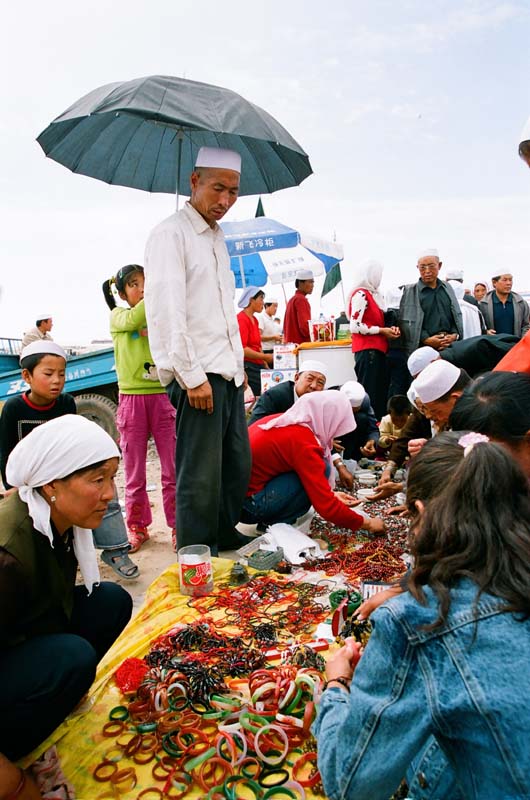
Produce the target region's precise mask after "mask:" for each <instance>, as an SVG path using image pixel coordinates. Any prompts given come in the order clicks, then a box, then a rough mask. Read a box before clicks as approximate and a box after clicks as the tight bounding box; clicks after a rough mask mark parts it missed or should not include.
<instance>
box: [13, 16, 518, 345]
mask: <svg viewBox="0 0 530 800" xmlns="http://www.w3.org/2000/svg"><path fill="white" fill-rule="evenodd" d="M2 29H3V37H2V47H1V48H0V50H1V52H0V59H1V67H2V76H3V80H2V88H1V92H2V100H3V102H2V108H3V114H2V122H1V123H0V125H1V127H0V135H1V158H2V169H1V170H0V180H1V187H2V191H1V203H2V208H1V217H0V218H1V220H2V236H1V247H2V252H1V257H2V272H1V277H0V285H1V287H2V297H1V301H0V314H1V325H0V336H15V337H18V336H20V335H21V333H22V331H23V330H24V329H26V328H27V327H30V326H31V325H32V324H34V319H35V317H36V315H38V314H43V313H51V314H52V315H53V317H54V321H55V327H54V338H55V339H56V340H57V341H60V342H62V343H65V344H66V343H68V344H73V343H83V342H88V341H89V340H90V339H92V338H104V337H106V336H108V312H107V310H106V306H105V304H104V301H103V297H102V294H101V290H100V286H101V283H102V281H103V280H104V279H105V278H106V277H109V276H110V275H112V274H113V273H114V272H115V271H116V269H117V268H118V267H119V266H121V265H123V264H126V263H129V262H133V261H134V262H140V263H142V261H143V251H144V244H145V240H146V238H147V235H148V233H149V231H150V229H151V228H152V227H153V226H154V225H155V224H156V223H157V222H158V221H159V220H161V219H163V218H164V217H166V216H168V215H169V214H170V213H171V212H172V211H173V210H174V198H172V197H171V196H170V195H149V194H147V193H146V192H141V191H137V190H133V189H125V188H120V187H116V186H107V185H106V184H104V183H101V182H99V181H96V180H93V179H91V178H86V177H82V176H79V175H74V174H73V173H71V172H69V171H68V170H67V169H66V168H64V167H62V166H60V165H59V164H57V163H55V162H53V161H51V160H49V159H46V158H45V156H44V154H43V153H42V151H41V149H40V147H39V145H38V144H37V143H36V141H35V138H36V136H37V135H38V134H39V133H40V132H41V131H42V130H43V129H44V128H45V127H46V126H47V125H48V123H49V122H51V120H52V119H54V118H55V117H56V116H58V115H59V114H60V113H61V112H62V111H64V110H65V109H66V108H67V107H68V106H69V105H71V104H72V103H73V102H74V101H75V100H76V99H78V98H79V97H81V96H82V95H84V94H86V93H87V92H88V91H90V90H91V89H93V88H95V87H97V86H101V85H103V84H105V83H110V82H112V81H119V80H130V79H132V78H137V77H141V76H146V75H150V74H165V75H177V76H181V77H186V78H191V79H194V80H199V81H205V82H208V83H215V84H218V85H221V86H225V87H228V88H230V89H233V90H234V91H236V92H238V93H240V94H242V95H243V96H244V97H246V98H247V99H249V100H251V101H252V102H254V103H256V104H257V105H260V106H262V107H263V108H265V109H266V110H267V111H268V112H269V113H271V114H272V115H273V116H275V117H276V118H277V119H278V120H279V121H280V122H281V123H282V124H283V125H284V126H285V127H286V128H287V129H288V130H289V132H290V133H291V134H292V135H293V136H294V137H295V138H296V139H297V140H298V141H299V142H300V144H301V145H302V146H303V148H304V149H305V150H306V152H307V153H308V155H309V157H310V160H311V164H312V167H313V171H314V175H312V176H310V177H309V178H308V179H307V180H306V181H304V182H303V183H302V185H301V186H300V187H297V188H295V189H289V190H284V191H282V192H277V193H275V194H274V195H271V196H264V197H263V204H264V206H265V211H266V213H267V215H268V216H270V217H273V218H275V219H278V220H280V221H282V222H284V223H286V224H288V225H292V226H293V227H301V228H304V229H306V230H308V231H310V232H312V233H313V234H316V235H320V236H322V237H326V238H330V239H331V238H333V236H336V239H337V241H338V242H341V243H342V244H343V246H344V250H345V261H344V274H345V276H346V277H345V284H346V286H345V288H346V291H347V289H348V276H350V275H351V270H352V268H353V267H354V265H355V264H356V263H358V262H360V261H361V260H363V259H365V258H377V259H380V260H381V261H382V262H383V263H384V264H385V275H384V283H385V285H386V286H391V285H394V284H398V283H402V282H404V281H412V280H415V279H416V277H417V272H416V270H415V264H416V257H417V254H418V252H419V251H420V250H422V249H425V248H430V247H437V248H438V249H439V251H440V256H441V257H442V259H443V261H444V264H445V265H447V266H451V267H460V268H463V269H464V271H465V275H466V283H467V284H472V283H473V282H474V281H475V280H477V279H481V278H489V277H490V276H491V275H494V274H496V273H497V272H502V271H511V272H513V274H514V276H515V285H514V288H515V289H516V290H517V289H521V290H522V289H530V266H529V264H530V230H529V227H530V226H529V221H530V213H529V211H530V173H529V171H528V168H527V167H526V166H525V165H524V164H523V162H522V161H521V160H520V159H519V158H518V156H517V144H518V142H519V133H520V131H521V129H522V127H523V125H524V123H525V121H526V119H527V117H528V115H529V114H530V92H529V85H530V84H529V81H528V75H529V74H530V70H529V67H530V47H529V41H530V5H529V4H528V2H527V0H513V2H495V1H494V0H434V1H433V2H431V3H428V4H427V3H425V2H424V0H400V2H399V3H396V2H395V0H371V2H369V3H367V2H359V1H358V0H332V2H328V3H323V2H322V1H321V0H303V2H302V1H297V0H290V2H285V0H283V1H282V2H279V1H278V0H268V2H267V3H249V2H240V1H239V0H237V1H236V2H233V1H232V2H227V3H224V4H223V5H221V4H218V3H213V2H210V0H203V2H197V0H195V1H194V2H188V0H178V2H176V0H151V1H150V2H149V3H147V2H140V0H127V2H124V0H113V2H112V3H103V2H93V3H90V4H87V3H83V4H81V3H72V2H65V1H64V0H60V1H57V2H54V0H49V2H47V3H45V4H44V3H40V2H39V3H38V2H36V1H35V0H30V1H29V2H25V3H10V4H8V5H6V6H5V7H4V9H3V13H2ZM256 203H257V198H256V197H248V198H241V199H240V200H239V201H238V202H237V204H236V205H235V206H234V207H233V209H232V210H231V212H230V215H229V217H227V218H230V219H245V218H247V217H252V216H254V212H255V208H256ZM287 290H288V293H290V292H291V291H292V286H288V287H287ZM313 305H314V311H315V312H318V310H319V309H318V301H317V299H316V298H315V299H314V301H313ZM342 305H343V304H342V300H341V298H340V294H337V295H335V293H334V296H333V297H332V298H331V301H330V303H328V304H327V306H326V308H325V310H330V306H336V308H335V310H340V308H339V306H342ZM205 313H207V312H206V310H205Z"/></svg>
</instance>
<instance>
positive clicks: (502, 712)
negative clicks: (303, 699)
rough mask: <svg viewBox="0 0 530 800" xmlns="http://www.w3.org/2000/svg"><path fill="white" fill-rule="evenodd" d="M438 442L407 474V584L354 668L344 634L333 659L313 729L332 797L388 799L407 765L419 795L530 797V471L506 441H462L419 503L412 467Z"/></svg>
mask: <svg viewBox="0 0 530 800" xmlns="http://www.w3.org/2000/svg"><path fill="white" fill-rule="evenodd" d="M442 437H453V438H454V437H455V434H441V435H440V436H439V437H436V439H435V440H433V443H432V444H431V443H428V444H427V445H425V447H424V448H423V450H422V452H421V454H420V455H419V456H418V457H417V458H416V459H415V460H414V461H413V462H412V466H411V470H410V475H409V483H408V488H407V499H408V503H409V508H410V510H411V511H413V513H414V514H415V519H414V522H413V525H412V534H413V537H414V538H413V539H412V541H411V549H412V552H413V556H414V559H415V561H414V567H413V569H412V570H411V573H410V575H409V576H407V579H406V587H407V589H408V591H406V592H405V593H404V594H401V595H400V596H398V597H394V598H392V599H390V600H388V601H386V602H385V603H384V604H383V605H382V606H381V607H380V608H379V609H378V610H377V611H376V612H375V613H374V615H373V617H372V620H373V623H374V631H373V633H372V636H371V638H370V641H369V643H368V645H367V647H366V651H365V652H364V654H363V656H362V658H361V659H360V662H359V658H360V652H359V650H360V645H358V644H356V643H355V642H353V640H347V642H346V644H345V646H344V647H343V648H342V649H341V650H340V651H339V652H338V653H337V654H336V656H335V657H334V658H333V659H331V661H330V662H329V663H328V666H327V670H326V671H327V677H328V684H327V687H326V691H325V692H324V694H323V697H322V701H321V704H320V709H319V714H318V717H317V720H316V722H315V724H314V733H315V736H316V737H317V743H318V766H319V769H320V772H321V775H322V780H323V784H324V789H325V791H326V794H327V796H328V797H329V798H330V800H338V799H339V798H341V800H349V799H350V798H351V800H353V799H354V798H355V800H363V798H366V800H378V799H379V798H381V800H387V798H388V797H389V796H390V794H391V793H392V792H393V791H394V790H395V789H396V788H397V787H398V785H399V783H400V781H401V779H402V778H403V777H404V775H405V773H406V772H407V770H408V769H409V767H410V766H411V764H412V767H413V768H415V770H416V772H415V775H414V777H413V778H412V779H411V781H410V786H409V797H411V798H414V800H426V798H429V799H430V800H432V799H433V798H438V800H456V798H459V800H460V798H473V799H474V800H492V799H493V798H495V800H500V799H501V798H504V800H508V798H509V799H510V800H523V798H529V797H530V747H529V744H528V742H529V736H530V707H529V705H528V703H526V702H525V701H524V698H528V697H530V670H528V669H527V666H526V665H528V663H529V661H530V620H529V615H530V594H529V592H528V586H529V585H530V492H529V487H528V479H527V477H526V475H525V474H524V473H523V472H522V471H521V469H520V467H519V466H518V465H517V464H516V463H515V461H513V460H512V458H511V456H510V455H509V454H508V453H507V451H506V450H505V449H504V448H503V447H502V446H500V445H497V444H494V443H491V442H489V440H488V439H487V437H485V436H484V435H481V434H467V435H466V436H459V437H458V439H457V445H456V446H455V443H454V441H453V442H452V445H451V446H450V445H448V450H449V449H450V450H451V454H449V455H447V453H446V454H445V455H444V456H443V457H442V456H439V461H438V465H439V467H440V473H441V474H439V479H438V480H439V484H440V485H441V486H444V487H445V488H444V490H443V491H442V492H441V493H440V494H439V495H438V496H437V497H435V498H433V499H432V500H430V501H429V502H428V505H427V508H424V506H423V503H422V500H421V498H419V497H418V496H417V495H415V490H414V485H415V472H416V473H417V474H420V473H421V470H422V464H423V467H424V468H425V465H426V464H428V463H429V460H431V461H430V466H431V468H433V467H434V468H435V467H436V458H438V456H435V460H434V461H433V460H432V457H431V455H430V454H429V451H430V450H432V449H433V447H435V446H437V445H439V444H440V442H439V441H437V440H440V439H441V438H442ZM458 443H460V444H461V445H462V446H461V447H458ZM440 452H441V451H440V448H438V449H437V453H438V454H440ZM450 464H452V466H451V469H449V465H450ZM357 662H359V664H358V666H356V665H357ZM354 670H355V673H354ZM419 759H421V760H422V767H423V769H422V768H420V767H419V766H418V765H419ZM409 774H410V773H409Z"/></svg>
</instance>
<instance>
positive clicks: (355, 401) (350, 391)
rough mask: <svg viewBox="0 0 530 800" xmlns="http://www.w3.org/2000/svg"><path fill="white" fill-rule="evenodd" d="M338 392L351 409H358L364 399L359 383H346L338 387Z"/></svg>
mask: <svg viewBox="0 0 530 800" xmlns="http://www.w3.org/2000/svg"><path fill="white" fill-rule="evenodd" d="M340 391H341V392H343V393H344V394H345V395H346V397H347V398H348V400H349V401H350V405H351V406H352V408H359V406H360V405H361V403H362V402H363V400H364V398H365V397H366V391H365V389H364V386H363V385H362V384H361V383H359V381H346V383H343V384H342V386H341V387H340Z"/></svg>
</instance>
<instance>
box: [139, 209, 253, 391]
mask: <svg viewBox="0 0 530 800" xmlns="http://www.w3.org/2000/svg"><path fill="white" fill-rule="evenodd" d="M234 291H235V282H234V275H233V273H232V271H231V269H230V257H229V255H228V251H227V249H226V244H225V240H224V235H223V233H222V231H221V229H220V227H219V226H218V225H217V224H216V225H215V228H211V227H210V226H209V225H208V223H207V222H206V220H205V219H204V218H203V217H202V216H201V215H200V214H199V213H198V212H197V211H196V210H195V209H194V208H193V206H191V205H190V203H186V205H185V206H184V208H183V209H181V211H178V212H176V213H175V214H172V215H171V216H170V217H168V218H167V219H165V220H164V221H163V222H161V223H160V225H157V227H156V228H155V229H154V230H153V231H152V232H151V235H150V236H149V239H148V241H147V245H146V249H145V310H146V315H147V325H148V330H149V345H150V348H151V353H152V355H153V359H154V361H155V364H156V366H157V368H158V375H159V377H160V381H161V383H162V384H163V385H164V386H167V385H168V384H169V383H171V381H172V380H173V378H176V380H177V381H178V383H179V384H180V386H181V387H182V388H183V389H194V388H195V387H196V386H200V385H201V383H204V381H206V380H207V376H206V373H207V372H214V373H216V374H218V375H222V376H223V378H225V379H226V380H227V381H229V380H232V379H233V380H234V381H235V383H236V385H237V386H240V385H241V384H242V383H243V379H244V372H243V347H242V345H241V338H240V336H239V326H238V324H237V318H236V312H235V308H234Z"/></svg>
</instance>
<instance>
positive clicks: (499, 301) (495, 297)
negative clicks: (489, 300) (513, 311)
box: [492, 292, 512, 306]
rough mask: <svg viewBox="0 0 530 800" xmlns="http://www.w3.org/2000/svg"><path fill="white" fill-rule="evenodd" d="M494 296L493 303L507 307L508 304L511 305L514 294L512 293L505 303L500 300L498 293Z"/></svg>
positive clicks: (494, 293)
mask: <svg viewBox="0 0 530 800" xmlns="http://www.w3.org/2000/svg"><path fill="white" fill-rule="evenodd" d="M492 296H493V302H494V303H498V304H499V305H501V306H504V305H506V303H511V302H512V293H511V292H510V294H509V295H508V297H507V298H506V300H505V301H504V303H503V302H502V300H499V298H498V296H497V292H493V295H492Z"/></svg>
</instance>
